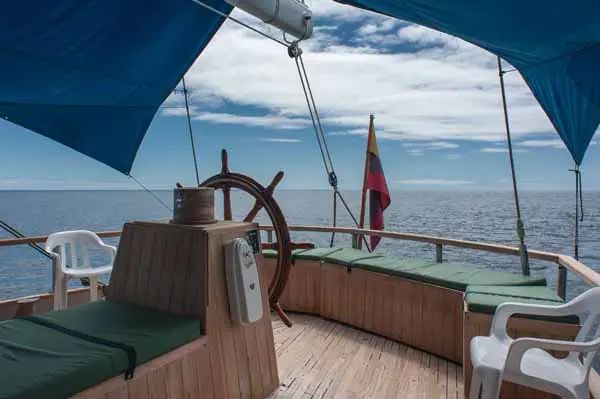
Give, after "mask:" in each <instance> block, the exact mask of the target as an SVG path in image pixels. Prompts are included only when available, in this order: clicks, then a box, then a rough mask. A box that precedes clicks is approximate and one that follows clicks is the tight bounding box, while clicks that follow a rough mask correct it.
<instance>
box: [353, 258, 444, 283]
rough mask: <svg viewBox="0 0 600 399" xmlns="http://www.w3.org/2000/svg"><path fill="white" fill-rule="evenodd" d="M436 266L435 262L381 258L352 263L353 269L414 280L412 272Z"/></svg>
mask: <svg viewBox="0 0 600 399" xmlns="http://www.w3.org/2000/svg"><path fill="white" fill-rule="evenodd" d="M435 264H436V263H435V261H425V260H419V259H404V258H395V257H391V256H381V257H378V258H367V259H360V260H357V261H355V262H353V263H352V267H353V268H357V269H363V270H366V271H370V272H374V273H382V274H389V275H391V276H396V277H401V278H408V279H412V278H413V277H414V274H413V273H412V271H414V270H416V269H419V268H423V267H427V266H432V265H435Z"/></svg>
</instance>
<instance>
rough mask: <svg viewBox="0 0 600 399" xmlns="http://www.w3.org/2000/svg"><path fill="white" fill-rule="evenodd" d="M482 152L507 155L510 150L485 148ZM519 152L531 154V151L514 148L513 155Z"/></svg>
mask: <svg viewBox="0 0 600 399" xmlns="http://www.w3.org/2000/svg"><path fill="white" fill-rule="evenodd" d="M480 151H481V152H487V153H492V154H500V153H507V152H508V148H501V147H485V148H482V149H481V150H480ZM517 152H529V150H526V149H523V148H513V153H517Z"/></svg>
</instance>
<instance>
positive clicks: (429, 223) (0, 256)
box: [0, 190, 600, 300]
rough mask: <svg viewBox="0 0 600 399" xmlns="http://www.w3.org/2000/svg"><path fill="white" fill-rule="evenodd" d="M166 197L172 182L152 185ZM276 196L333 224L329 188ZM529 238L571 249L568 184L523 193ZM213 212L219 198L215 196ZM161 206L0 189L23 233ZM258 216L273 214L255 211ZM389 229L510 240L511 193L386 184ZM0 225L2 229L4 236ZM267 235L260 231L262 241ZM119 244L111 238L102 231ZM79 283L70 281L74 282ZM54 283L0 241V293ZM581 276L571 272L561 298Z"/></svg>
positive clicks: (504, 258) (515, 266)
mask: <svg viewBox="0 0 600 399" xmlns="http://www.w3.org/2000/svg"><path fill="white" fill-rule="evenodd" d="M156 194H157V195H158V196H159V197H160V198H161V199H162V200H163V201H164V202H165V203H166V204H168V205H171V204H172V192H171V191H159V192H157V193H156ZM343 194H344V196H345V198H346V199H347V201H348V203H349V205H350V206H351V208H352V209H353V210H356V212H357V211H358V205H359V200H360V192H358V191H348V192H344V193H343ZM276 199H277V201H278V202H279V204H280V206H281V208H282V210H283V212H284V214H285V216H286V218H287V221H288V223H289V224H304V225H316V226H328V225H331V224H332V223H333V217H332V216H333V215H332V194H331V192H329V191H294V190H288V191H278V192H276ZM599 199H600V192H586V193H584V212H585V219H584V221H583V222H582V223H581V225H580V226H581V230H580V238H581V241H580V254H581V260H582V261H583V262H584V263H585V264H587V265H588V266H590V267H592V268H594V269H595V270H598V271H600V224H599V221H600V219H599V217H600V201H598V200H599ZM253 202H254V201H253V199H252V198H250V197H248V196H247V195H246V194H245V193H242V192H233V193H232V203H233V213H234V218H237V219H241V218H243V217H244V216H245V215H246V213H247V212H248V210H249V209H250V208H251V206H252V204H253ZM521 202H522V215H523V221H524V223H525V229H526V242H527V245H528V247H529V248H530V249H540V250H545V251H551V252H559V253H564V254H569V255H571V254H572V252H573V249H572V247H573V246H572V237H573V225H574V221H573V213H574V206H575V202H574V194H573V193H571V192H527V191H524V192H522V193H521ZM216 205H217V215H222V213H221V199H220V197H219V196H217V199H216ZM170 216H171V211H170V210H168V209H166V208H165V207H164V206H163V205H161V204H160V203H159V202H158V201H156V200H155V199H154V198H153V197H151V196H150V195H149V194H148V193H146V192H143V191H0V219H2V220H4V221H5V222H7V223H9V224H11V225H13V226H14V227H16V228H17V229H19V230H21V231H22V232H24V233H25V234H26V235H45V234H49V233H52V232H55V231H60V230H69V229H88V230H93V231H102V230H113V229H119V228H121V227H122V225H123V223H125V222H126V221H131V220H152V219H165V218H170ZM258 221H259V222H261V223H270V222H269V219H268V217H267V216H266V215H265V214H263V213H261V214H260V215H259V217H258ZM385 224H386V229H387V230H393V231H402V232H412V233H420V234H429V235H437V236H444V237H450V238H456V239H465V240H475V241H485V242H490V243H499V244H507V245H515V246H516V245H517V244H518V239H517V235H516V231H515V211H514V205H513V198H512V193H510V192H477V191H402V192H394V193H392V205H391V206H390V207H389V208H388V209H387V210H386V212H385ZM337 225H338V226H351V225H352V220H351V218H350V217H349V216H348V215H347V214H346V212H345V210H344V209H343V208H342V207H341V206H338V218H337ZM9 237H10V236H9V235H8V234H7V233H5V232H0V238H9ZM292 238H293V239H294V240H298V241H313V242H315V243H316V244H317V245H321V246H326V245H329V240H330V239H331V235H330V234H327V233H292ZM265 239H266V237H265V236H263V240H265ZM107 242H109V243H111V244H117V243H118V239H107ZM335 245H337V246H349V245H350V237H349V236H344V235H340V234H338V235H336V237H335ZM376 252H378V253H382V254H394V255H398V256H404V257H414V258H425V259H435V247H434V246H433V245H430V244H423V243H415V242H410V241H397V240H391V239H386V238H384V239H382V241H381V243H380V245H379V247H378V248H377V250H376ZM443 255H444V261H451V262H461V263H464V264H468V265H470V266H472V267H481V268H488V269H493V270H505V271H511V272H514V273H519V272H520V262H519V258H518V257H516V256H508V255H496V254H490V253H486V252H482V251H475V250H468V249H459V248H452V247H444V253H443ZM531 272H532V274H533V275H543V276H545V277H546V278H547V279H548V281H549V284H550V285H551V286H554V285H555V284H556V266H555V265H554V264H553V263H551V262H544V261H537V260H532V261H531ZM73 284H74V285H76V283H73ZM50 286H51V270H50V262H49V261H48V260H47V259H46V258H44V257H43V256H41V255H40V254H38V253H37V252H35V251H34V250H33V249H31V248H29V247H28V246H18V247H0V300H1V299H10V298H15V297H20V296H25V295H30V294H35V293H40V292H48V291H49V290H50ZM586 287H587V285H586V284H585V283H584V282H583V280H582V279H580V278H579V277H578V276H575V275H573V274H572V273H569V279H568V297H569V298H572V297H573V296H575V295H577V294H578V293H580V292H582V291H583V290H585V289H586Z"/></svg>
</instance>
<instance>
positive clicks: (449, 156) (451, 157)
mask: <svg viewBox="0 0 600 399" xmlns="http://www.w3.org/2000/svg"><path fill="white" fill-rule="evenodd" d="M446 158H448V161H456V160H457V159H458V158H460V155H458V154H450V155H448V156H447V157H446Z"/></svg>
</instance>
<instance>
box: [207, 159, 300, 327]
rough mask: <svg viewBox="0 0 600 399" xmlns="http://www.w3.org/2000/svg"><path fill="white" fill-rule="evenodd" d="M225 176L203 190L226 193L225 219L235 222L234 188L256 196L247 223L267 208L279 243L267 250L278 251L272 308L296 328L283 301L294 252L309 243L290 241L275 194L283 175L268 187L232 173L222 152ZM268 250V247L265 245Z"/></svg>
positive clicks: (271, 289) (209, 181) (212, 180)
mask: <svg viewBox="0 0 600 399" xmlns="http://www.w3.org/2000/svg"><path fill="white" fill-rule="evenodd" d="M221 163H222V166H221V173H219V174H217V175H214V176H212V177H209V178H208V179H206V180H205V181H204V182H202V184H200V187H211V188H214V189H215V190H216V189H220V190H223V202H224V204H223V205H224V206H223V213H224V215H223V218H224V219H225V220H232V215H231V189H232V188H236V189H239V190H242V191H244V192H246V193H248V194H249V195H251V196H252V197H254V200H255V202H254V206H253V207H252V209H251V210H250V212H248V214H247V215H246V217H245V218H244V222H252V221H253V220H254V219H255V218H256V216H257V215H258V213H259V212H260V211H261V210H262V209H263V208H264V209H265V211H266V212H267V214H268V215H269V217H270V218H271V222H272V224H273V228H274V230H275V236H276V237H277V242H276V243H274V244H273V245H270V244H269V245H267V247H270V248H273V249H275V250H277V268H276V270H275V274H274V275H273V278H272V279H271V281H270V282H269V305H270V307H271V309H272V310H273V311H275V312H276V313H277V315H278V316H279V317H280V318H281V320H283V322H284V323H285V324H286V325H287V326H288V327H291V326H292V322H291V321H290V319H289V318H288V317H287V315H286V314H285V312H284V311H283V309H282V308H281V306H280V305H279V298H280V297H281V295H282V294H283V290H284V289H285V287H286V285H287V283H288V279H289V275H290V269H291V267H292V249H295V248H301V247H304V246H305V244H293V243H292V242H291V240H290V231H289V229H288V225H287V222H286V221H285V218H284V216H283V212H281V208H279V205H278V204H277V202H276V201H275V198H273V191H274V190H275V187H276V186H277V184H279V182H280V181H281V180H282V179H283V172H282V171H279V172H278V173H277V174H276V175H275V177H273V180H272V181H271V184H269V185H268V186H267V187H264V186H263V185H261V184H260V183H258V182H257V181H256V180H254V179H252V178H251V177H249V176H246V175H243V174H240V173H233V172H230V171H229V166H228V161H227V151H226V150H222V151H221ZM263 247H264V246H263Z"/></svg>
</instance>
